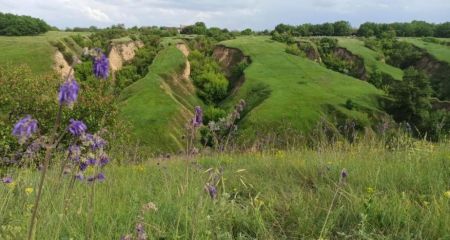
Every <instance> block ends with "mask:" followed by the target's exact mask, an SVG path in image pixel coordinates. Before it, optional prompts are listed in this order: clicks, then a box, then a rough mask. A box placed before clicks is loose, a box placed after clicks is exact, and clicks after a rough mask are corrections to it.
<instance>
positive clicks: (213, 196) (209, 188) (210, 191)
mask: <svg viewBox="0 0 450 240" xmlns="http://www.w3.org/2000/svg"><path fill="white" fill-rule="evenodd" d="M205 191H206V192H207V193H208V194H209V196H210V197H211V199H216V198H217V189H216V187H215V186H213V185H211V184H209V183H208V184H206V186H205Z"/></svg>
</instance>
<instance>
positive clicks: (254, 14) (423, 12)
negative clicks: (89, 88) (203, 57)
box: [0, 0, 450, 30]
mask: <svg viewBox="0 0 450 240" xmlns="http://www.w3.org/2000/svg"><path fill="white" fill-rule="evenodd" d="M0 12H9V13H14V14H19V15H30V16H33V17H38V18H41V19H44V20H45V21H46V22H47V23H49V24H50V25H52V26H56V27H59V28H62V29H64V28H66V27H75V26H79V27H88V26H92V25H94V26H98V27H106V26H111V25H113V24H119V23H123V24H125V25H126V26H129V27H131V26H179V25H189V24H193V23H195V22H198V21H202V22H205V23H206V25H207V26H209V27H211V26H215V27H222V28H224V27H226V28H228V29H230V30H242V29H245V28H247V27H249V28H252V29H254V30H264V29H273V28H274V27H275V26H276V25H277V24H278V23H286V24H293V25H298V24H302V23H323V22H333V21H337V20H347V21H349V22H350V23H351V24H352V25H353V26H354V27H357V26H359V25H360V24H361V23H364V22H367V21H371V22H383V23H389V22H409V21H411V20H414V19H416V20H425V21H428V22H434V23H440V22H446V21H450V0H426V1H424V0H309V1H307V0H226V1H217V0H0Z"/></svg>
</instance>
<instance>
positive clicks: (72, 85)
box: [58, 78, 80, 106]
mask: <svg viewBox="0 0 450 240" xmlns="http://www.w3.org/2000/svg"><path fill="white" fill-rule="evenodd" d="M79 90H80V87H79V86H78V83H77V81H76V80H75V79H74V78H69V80H67V81H66V82H64V83H63V84H62V85H61V87H60V88H59V96H58V100H59V103H60V104H66V105H69V106H71V105H72V104H73V103H75V101H76V100H77V98H78V91H79Z"/></svg>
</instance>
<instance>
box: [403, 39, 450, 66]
mask: <svg viewBox="0 0 450 240" xmlns="http://www.w3.org/2000/svg"><path fill="white" fill-rule="evenodd" d="M401 40H403V41H406V42H409V43H412V44H414V45H415V46H416V47H419V48H422V49H425V50H426V51H427V52H428V53H430V54H431V55H432V56H434V57H435V58H436V59H437V60H439V61H443V62H447V63H450V47H449V46H445V45H441V44H437V43H432V42H425V41H423V40H422V39H420V38H401Z"/></svg>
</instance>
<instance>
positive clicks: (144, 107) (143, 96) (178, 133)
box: [119, 46, 200, 152]
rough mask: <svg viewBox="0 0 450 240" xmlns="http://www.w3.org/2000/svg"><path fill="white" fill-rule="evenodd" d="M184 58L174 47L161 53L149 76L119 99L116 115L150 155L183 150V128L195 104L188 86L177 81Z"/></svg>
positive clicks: (184, 82) (181, 80)
mask: <svg viewBox="0 0 450 240" xmlns="http://www.w3.org/2000/svg"><path fill="white" fill-rule="evenodd" d="M185 62H186V57H185V56H184V55H183V54H182V53H181V51H180V50H178V49H177V48H176V47H175V46H171V47H167V48H165V49H164V50H162V51H161V52H160V53H159V54H158V55H157V57H156V58H155V60H154V61H153V64H152V65H151V66H150V69H149V73H148V74H147V76H145V77H144V78H143V79H141V80H138V81H137V82H135V83H134V84H132V85H131V86H129V87H128V88H126V89H125V90H124V91H123V92H122V94H121V96H120V99H119V101H120V104H119V108H120V115H121V116H122V117H123V118H124V119H126V120H129V121H130V123H131V124H132V129H133V134H134V136H135V137H136V139H137V140H138V141H139V142H140V143H141V144H143V145H146V146H151V147H152V149H150V150H151V151H159V152H163V151H176V150H180V149H183V143H182V142H181V138H182V135H183V134H184V132H183V129H184V124H185V123H186V122H187V121H188V119H189V118H190V117H191V116H192V115H191V111H192V110H193V108H194V107H195V105H199V104H200V102H199V100H198V99H197V98H196V97H195V94H194V93H193V91H192V89H190V88H189V82H187V81H186V80H184V79H182V78H181V77H180V73H181V72H182V71H183V69H184V67H185Z"/></svg>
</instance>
